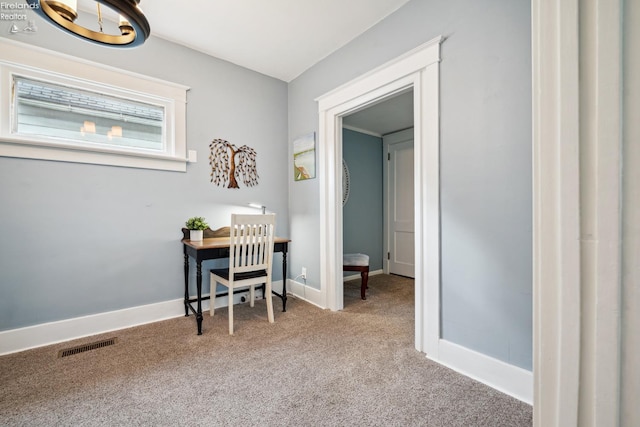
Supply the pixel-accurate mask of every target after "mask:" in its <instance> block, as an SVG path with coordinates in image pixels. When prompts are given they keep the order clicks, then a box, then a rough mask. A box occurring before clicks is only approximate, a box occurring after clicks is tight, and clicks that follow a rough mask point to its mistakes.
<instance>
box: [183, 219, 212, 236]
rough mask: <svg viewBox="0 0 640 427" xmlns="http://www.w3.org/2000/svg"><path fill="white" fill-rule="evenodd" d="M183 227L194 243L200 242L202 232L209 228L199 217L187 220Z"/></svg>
mask: <svg viewBox="0 0 640 427" xmlns="http://www.w3.org/2000/svg"><path fill="white" fill-rule="evenodd" d="M185 225H186V227H187V228H188V229H189V239H190V240H194V241H200V240H202V234H203V231H204V230H206V229H207V228H209V224H207V221H205V219H204V218H203V217H201V216H194V217H193V218H189V219H188V220H187V222H186V223H185Z"/></svg>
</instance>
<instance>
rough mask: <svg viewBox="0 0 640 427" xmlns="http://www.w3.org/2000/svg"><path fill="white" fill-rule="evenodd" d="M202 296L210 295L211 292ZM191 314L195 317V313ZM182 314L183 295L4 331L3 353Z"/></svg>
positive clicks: (223, 301)
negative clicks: (172, 298)
mask: <svg viewBox="0 0 640 427" xmlns="http://www.w3.org/2000/svg"><path fill="white" fill-rule="evenodd" d="M272 286H273V289H274V290H275V291H276V292H281V291H282V281H281V280H279V281H277V282H273V283H272ZM247 293H248V290H247ZM258 294H260V293H258ZM244 295H245V294H244V293H238V294H235V295H234V301H235V303H238V302H240V299H241V298H242V297H243V296H244ZM202 296H203V297H205V296H209V294H203V295H202ZM261 297H262V296H261V295H260V298H261ZM276 298H277V297H276ZM228 301H229V300H228V297H226V296H225V297H219V298H216V308H218V307H226V306H227V305H228ZM194 307H195V304H194ZM208 310H209V300H206V301H202V311H208ZM190 315H191V316H192V317H193V314H192V313H190ZM180 316H184V301H183V299H182V298H180V299H175V300H170V301H163V302H159V303H155V304H147V305H141V306H138V307H131V308H125V309H122V310H115V311H108V312H105V313H98V314H92V315H89V316H82V317H76V318H73V319H66V320H59V321H56V322H49V323H42V324H39V325H33V326H27V327H24V328H18V329H11V330H8V331H1V332H0V356H2V355H5V354H10V353H17V352H19V351H24V350H29V349H32V348H37V347H43V346H45V345H51V344H57V343H60V342H64V341H70V340H74V339H78V338H84V337H87V336H91V335H97V334H102V333H106V332H112V331H117V330H120V329H125V328H131V327H133V326H139V325H144V324H147V323H152V322H159V321H161V320H167V319H173V318H175V317H180ZM194 328H195V320H194ZM194 331H195V329H194Z"/></svg>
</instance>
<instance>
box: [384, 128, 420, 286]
mask: <svg viewBox="0 0 640 427" xmlns="http://www.w3.org/2000/svg"><path fill="white" fill-rule="evenodd" d="M383 141H384V146H385V147H386V148H387V150H386V151H387V161H386V166H387V167H386V174H385V176H386V183H385V184H386V185H385V187H386V188H385V193H386V197H385V199H386V207H385V211H386V227H385V228H386V230H387V232H386V233H385V234H386V236H385V237H386V238H385V242H386V245H385V246H386V249H387V260H386V261H387V269H386V270H387V272H388V273H390V274H399V275H401V276H407V277H415V245H414V240H415V233H414V221H413V212H414V201H413V185H414V182H413V129H407V130H404V131H400V132H396V133H393V134H390V135H385V136H384V138H383Z"/></svg>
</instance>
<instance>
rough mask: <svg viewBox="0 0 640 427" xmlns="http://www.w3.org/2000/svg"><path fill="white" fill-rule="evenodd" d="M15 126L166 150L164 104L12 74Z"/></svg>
mask: <svg viewBox="0 0 640 427" xmlns="http://www.w3.org/2000/svg"><path fill="white" fill-rule="evenodd" d="M13 84H14V88H15V90H14V93H15V99H14V105H15V107H16V108H15V109H14V111H15V116H14V117H13V120H14V123H15V127H14V132H15V133H16V134H18V135H34V136H44V137H51V138H58V139H62V140H65V141H75V142H78V143H80V144H82V145H87V146H96V147H97V146H105V147H114V148H129V149H142V150H148V151H149V152H156V153H162V152H163V151H164V147H165V135H164V133H165V132H164V118H165V112H164V107H162V106H158V105H151V104H144V103H142V102H135V101H131V100H126V99H122V98H116V97H114V96H109V95H104V94H101V93H95V92H89V91H87V90H82V89H76V88H71V87H66V86H61V85H56V84H52V83H46V82H42V81H38V80H33V79H29V78H25V77H21V76H14V77H13Z"/></svg>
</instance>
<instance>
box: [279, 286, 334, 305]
mask: <svg viewBox="0 0 640 427" xmlns="http://www.w3.org/2000/svg"><path fill="white" fill-rule="evenodd" d="M287 291H288V292H289V293H291V294H292V295H294V296H295V297H296V298H299V299H301V300H303V301H306V302H308V303H309V304H313V305H315V306H316V307H320V308H322V309H325V308H327V307H326V305H325V303H324V294H323V293H322V292H321V291H320V290H319V289H316V288H312V287H310V286H307V285H305V284H304V283H300V282H296V281H295V280H287Z"/></svg>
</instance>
